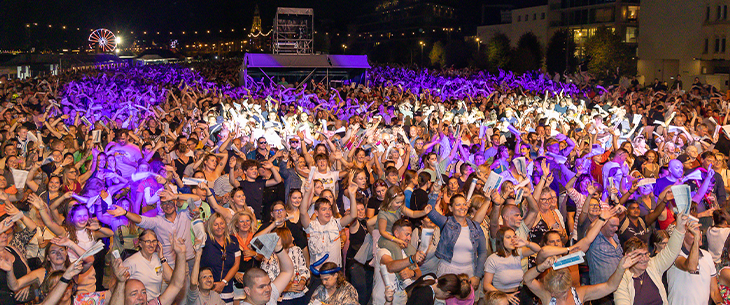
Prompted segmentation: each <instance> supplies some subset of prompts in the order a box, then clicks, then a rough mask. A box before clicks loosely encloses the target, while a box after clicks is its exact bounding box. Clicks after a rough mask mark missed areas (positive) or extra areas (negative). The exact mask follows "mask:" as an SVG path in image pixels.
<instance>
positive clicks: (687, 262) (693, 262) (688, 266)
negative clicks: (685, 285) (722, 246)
mask: <svg viewBox="0 0 730 305" xmlns="http://www.w3.org/2000/svg"><path fill="white" fill-rule="evenodd" d="M688 229H689V230H688V231H689V233H690V234H692V236H694V242H693V243H692V249H690V251H689V255H688V256H687V257H686V258H685V257H682V256H680V257H677V259H676V260H675V261H674V265H675V266H677V268H679V270H682V271H686V272H696V271H698V270H699V260H700V241H701V240H702V232H701V231H700V226H699V225H697V224H696V223H693V225H690V226H689V228H688Z"/></svg>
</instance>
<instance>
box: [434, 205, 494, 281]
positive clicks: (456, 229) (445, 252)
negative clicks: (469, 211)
mask: <svg viewBox="0 0 730 305" xmlns="http://www.w3.org/2000/svg"><path fill="white" fill-rule="evenodd" d="M437 199H438V194H433V193H432V194H429V195H428V204H429V205H430V206H431V207H434V205H435V204H436V201H437ZM428 218H430V219H431V221H433V223H434V224H436V225H437V226H438V227H439V228H441V238H440V240H439V244H438V246H437V247H436V257H438V258H439V259H442V260H444V261H446V262H449V263H450V262H451V258H452V257H453V256H454V245H456V240H457V239H459V234H460V233H461V225H460V224H459V223H458V222H457V221H456V219H454V216H449V217H446V216H444V215H441V214H439V213H438V212H436V208H435V207H434V209H433V210H431V212H429V213H428ZM466 223H467V225H468V226H469V239H470V240H471V244H472V246H473V247H474V249H475V250H476V251H473V252H472V253H471V255H472V261H473V262H474V276H476V277H478V278H482V276H483V275H484V262H486V261H487V240H486V237H484V231H482V228H481V227H480V226H479V224H478V223H476V222H474V221H473V220H471V219H470V218H468V217H467V218H466Z"/></svg>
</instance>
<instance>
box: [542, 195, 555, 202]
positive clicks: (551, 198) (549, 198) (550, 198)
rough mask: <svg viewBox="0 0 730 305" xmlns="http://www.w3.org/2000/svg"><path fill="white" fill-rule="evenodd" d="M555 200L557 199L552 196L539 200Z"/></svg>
mask: <svg viewBox="0 0 730 305" xmlns="http://www.w3.org/2000/svg"><path fill="white" fill-rule="evenodd" d="M556 199H558V197H555V196H552V197H548V198H540V201H553V200H556Z"/></svg>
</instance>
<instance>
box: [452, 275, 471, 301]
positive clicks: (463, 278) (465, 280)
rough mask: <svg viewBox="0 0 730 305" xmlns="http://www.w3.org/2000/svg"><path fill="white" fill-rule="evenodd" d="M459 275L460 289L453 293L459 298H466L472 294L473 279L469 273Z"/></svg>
mask: <svg viewBox="0 0 730 305" xmlns="http://www.w3.org/2000/svg"><path fill="white" fill-rule="evenodd" d="M458 277H459V290H458V291H454V292H452V295H454V296H456V297H457V298H459V299H462V300H463V299H466V298H468V297H469V295H470V294H471V279H470V278H469V276H468V275H466V274H464V273H462V274H459V275H458Z"/></svg>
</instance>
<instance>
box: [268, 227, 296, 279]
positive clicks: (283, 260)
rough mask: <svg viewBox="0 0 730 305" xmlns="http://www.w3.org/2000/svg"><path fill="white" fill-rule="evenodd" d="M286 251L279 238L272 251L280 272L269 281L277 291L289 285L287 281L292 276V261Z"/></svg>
mask: <svg viewBox="0 0 730 305" xmlns="http://www.w3.org/2000/svg"><path fill="white" fill-rule="evenodd" d="M300 219H301V218H300ZM287 252H288V251H286V250H284V247H282V245H281V239H279V241H278V242H277V244H276V248H275V249H274V253H275V254H276V258H278V259H279V266H280V267H281V272H279V275H278V276H277V277H276V278H275V279H274V281H273V282H271V284H272V285H275V286H276V289H278V290H279V291H284V290H285V289H286V286H288V285H289V282H291V280H292V278H293V277H294V263H293V262H292V261H291V257H289V254H288V253H287Z"/></svg>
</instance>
